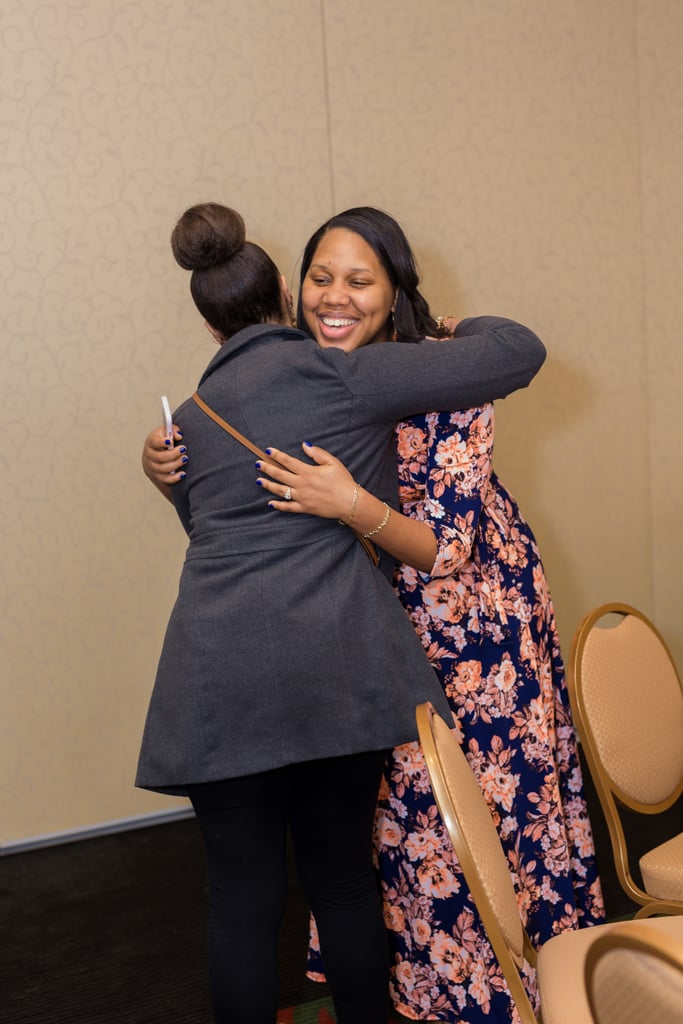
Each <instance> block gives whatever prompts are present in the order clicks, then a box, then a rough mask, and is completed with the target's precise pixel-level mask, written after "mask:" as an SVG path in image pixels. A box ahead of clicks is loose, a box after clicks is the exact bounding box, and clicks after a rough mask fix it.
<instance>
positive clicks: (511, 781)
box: [479, 764, 519, 811]
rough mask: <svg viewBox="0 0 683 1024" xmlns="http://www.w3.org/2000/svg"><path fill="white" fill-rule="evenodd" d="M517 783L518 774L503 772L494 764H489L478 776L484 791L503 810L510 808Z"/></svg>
mask: <svg viewBox="0 0 683 1024" xmlns="http://www.w3.org/2000/svg"><path fill="white" fill-rule="evenodd" d="M518 783H519V776H517V775H512V774H511V773H510V772H504V771H503V770H502V769H501V768H500V767H499V766H498V765H496V764H491V765H489V767H488V768H486V769H485V770H484V771H483V772H482V774H481V776H480V778H479V784H480V786H481V788H482V789H483V790H484V793H485V794H487V795H488V796H489V797H490V798H491V799H492V800H494V801H495V803H496V804H498V806H500V807H502V808H503V810H505V811H510V810H512V805H513V803H514V801H515V794H516V792H517V784H518Z"/></svg>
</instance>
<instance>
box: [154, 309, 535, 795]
mask: <svg viewBox="0 0 683 1024" xmlns="http://www.w3.org/2000/svg"><path fill="white" fill-rule="evenodd" d="M544 358H545V349H544V347H543V345H542V343H541V342H540V341H539V339H538V338H537V337H536V336H535V335H534V334H533V333H532V332H531V331H529V330H528V329H526V328H524V327H521V326H520V325H518V324H515V323H513V322H511V321H509V320H502V319H498V318H493V317H482V318H478V319H474V320H467V321H463V322H462V323H461V324H460V326H459V328H458V331H457V338H456V340H453V341H440V342H434V341H424V342H421V343H419V344H417V345H410V344H380V345H370V346H367V347H365V348H362V349H359V350H358V351H355V352H352V353H349V354H347V353H344V352H343V351H341V350H340V349H337V348H319V347H318V345H317V344H316V343H315V342H314V341H313V340H312V339H311V338H310V337H308V336H307V335H306V334H303V333H302V332H300V331H296V330H292V329H289V328H284V327H277V326H273V325H258V326H254V327H249V328H247V329H245V330H243V331H241V332H240V333H239V334H237V335H235V336H234V337H233V338H231V339H230V340H229V341H228V342H227V343H226V344H224V345H223V347H222V348H221V349H220V351H219V352H218V353H217V355H216V356H215V357H214V358H213V359H212V360H211V362H210V363H209V365H208V367H207V368H206V370H205V372H204V374H203V376H202V378H201V381H200V384H199V392H200V394H201V396H202V397H203V398H204V400H205V401H206V402H208V404H209V405H211V406H212V407H213V408H214V409H215V410H216V411H217V412H218V413H219V414H220V415H221V416H222V417H223V418H224V419H226V420H227V421H228V422H229V423H231V424H232V425H233V426H234V427H236V428H237V429H238V430H239V431H241V432H242V433H243V434H245V435H246V436H247V437H248V438H249V439H250V440H252V441H253V442H255V443H256V444H257V445H259V446H260V447H261V448H266V447H268V446H269V445H274V446H276V447H278V448H281V449H282V450H284V451H288V452H289V453H291V454H293V455H296V456H301V454H302V452H301V444H302V442H303V441H305V440H307V441H310V442H311V443H312V444H317V445H321V446H323V447H324V448H327V449H328V450H329V451H331V452H333V453H334V454H335V455H337V456H338V457H339V458H341V459H342V461H343V462H344V463H345V464H346V465H347V466H348V468H349V470H350V471H351V473H352V474H353V476H354V477H355V479H356V480H357V481H358V482H359V483H360V484H361V485H363V486H365V487H368V488H369V489H371V490H373V491H374V492H375V493H378V494H379V495H380V496H381V497H384V498H385V499H386V500H387V501H389V502H390V503H392V504H393V505H396V499H397V474H396V461H395V450H394V434H393V426H394V424H395V423H396V422H397V421H399V420H401V419H404V418H406V417H408V416H410V415H412V414H417V413H420V412H427V411H430V410H435V409H459V408H467V407H470V406H476V405H482V404H483V403H484V402H488V401H492V400H494V399H496V398H502V397H504V396H505V395H506V394H509V393H510V392H511V391H514V390H516V389H517V388H520V387H525V386H526V385H527V384H528V383H529V381H530V380H531V379H532V377H533V376H534V374H535V373H536V372H537V371H538V369H539V368H540V366H541V365H542V363H543V360H544ZM174 419H175V422H176V423H178V424H179V426H180V428H181V430H182V433H183V436H184V438H185V440H186V441H187V443H188V447H189V448H190V452H191V461H190V462H189V463H188V473H187V477H186V478H185V480H184V481H183V482H182V483H180V484H177V485H175V487H174V488H173V495H174V501H175V504H176V508H177V511H178V515H179V516H180V519H181V520H182V522H183V525H184V526H185V529H186V530H187V533H188V534H189V538H190V542H189V546H188V549H187V554H186V557H185V563H184V566H183V570H182V574H181V577H180V586H179V592H178V598H177V601H176V604H175V607H174V609H173V612H172V614H171V618H170V621H169V624H168V629H167V632H166V637H165V640H164V645H163V649H162V652H161V659H160V662H159V668H158V671H157V677H156V682H155V685H154V690H153V693H152V697H151V701H150V706H149V711H148V715H147V722H146V726H145V731H144V737H143V741H142V749H141V753H140V760H139V765H138V773H137V779H136V784H137V785H138V786H141V787H144V788H147V789H154V790H159V791H161V792H169V793H178V794H180V793H183V792H184V787H185V786H186V785H187V784H188V783H198V782H208V781H215V780H219V779H224V778H230V777H234V776H239V775H248V774H251V773H253V772H261V771H265V770H267V769H271V768H276V767H279V766H282V765H286V764H291V763H295V762H298V761H307V760H312V759H315V758H323V757H332V756H336V755H341V754H352V753H357V752H360V751H369V750H380V749H385V748H387V749H388V748H390V747H393V746H396V745H397V744H400V743H404V742H407V741H408V740H413V739H415V738H416V734H417V733H416V726H415V706H416V704H418V703H420V702H421V701H424V700H431V701H433V703H434V704H435V705H436V707H437V708H438V710H439V711H440V712H441V714H443V715H444V717H446V718H448V717H449V710H448V705H447V704H446V701H445V698H444V696H443V693H442V690H441V686H440V684H439V682H438V679H437V677H436V675H435V674H434V672H433V671H432V669H431V667H430V666H429V663H428V661H427V658H426V656H425V653H424V650H423V648H422V645H421V643H420V640H419V639H418V637H417V634H416V633H415V630H414V628H413V626H412V625H411V623H410V621H409V619H408V616H407V615H406V613H405V611H404V610H403V608H402V607H401V605H400V604H399V602H398V600H397V598H396V595H395V594H394V592H393V590H392V586H391V583H390V582H389V580H388V579H387V576H386V575H385V574H384V573H383V572H381V571H379V570H378V569H377V568H375V567H374V566H373V565H372V563H371V561H370V559H369V558H368V556H367V554H366V552H365V551H364V550H363V549H362V547H361V545H360V544H359V543H358V541H357V540H356V539H355V538H354V536H353V534H352V533H351V531H350V530H349V529H347V528H346V527H345V526H342V525H340V524H339V523H338V522H336V521H335V520H329V519H319V518H317V517H315V516H306V515H283V514H281V513H278V512H276V511H274V510H272V509H269V508H268V505H267V499H268V497H269V496H268V494H266V493H265V492H264V491H262V490H261V489H260V488H259V487H257V486H256V482H255V481H256V477H257V475H258V471H257V470H256V469H255V467H254V461H255V460H254V456H253V455H251V454H250V453H249V451H248V450H247V449H246V448H245V447H244V446H242V445H241V444H239V442H237V441H235V440H234V439H233V438H232V437H230V435H228V434H227V433H226V432H225V431H223V430H222V429H221V428H220V427H219V426H218V425H217V424H215V423H214V422H213V421H212V420H211V419H210V418H209V417H208V416H207V415H206V414H205V413H204V412H202V410H201V409H200V408H199V407H198V406H197V405H196V403H194V402H193V401H192V400H190V399H188V400H187V401H186V402H184V403H183V404H182V405H181V406H180V408H179V409H177V410H176V412H175V413H174Z"/></svg>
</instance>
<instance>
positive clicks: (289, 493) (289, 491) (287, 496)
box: [283, 487, 292, 501]
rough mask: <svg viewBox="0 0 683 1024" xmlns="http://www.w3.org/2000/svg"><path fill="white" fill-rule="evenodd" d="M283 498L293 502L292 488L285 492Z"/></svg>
mask: <svg viewBox="0 0 683 1024" xmlns="http://www.w3.org/2000/svg"><path fill="white" fill-rule="evenodd" d="M283 497H284V499H285V501H291V500H292V488H291V487H288V488H287V490H286V491H285V493H284V495H283Z"/></svg>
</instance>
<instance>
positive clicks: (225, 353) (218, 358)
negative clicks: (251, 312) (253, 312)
mask: <svg viewBox="0 0 683 1024" xmlns="http://www.w3.org/2000/svg"><path fill="white" fill-rule="evenodd" d="M264 334H271V335H272V336H273V338H277V340H278V341H279V342H282V341H286V340H290V341H301V340H302V339H303V340H308V341H312V340H313V339H312V338H311V336H310V335H309V334H305V333H304V332H303V331H297V330H295V328H293V327H284V326H281V325H280V324H251V325H250V326H249V327H244V328H243V329H242V330H241V331H238V332H237V334H233V336H232V338H228V340H227V341H225V342H224V343H223V344H222V345H221V347H220V348H219V350H218V352H216V354H215V356H214V357H213V359H212V360H211V362H210V363H209V365H208V366H207V367H206V369H205V370H204V373H203V374H202V376H201V379H200V381H199V385H201V384H203V383H204V381H205V380H206V378H207V377H209V376H210V375H211V374H212V373H213V371H214V370H215V369H216V368H217V367H218V366H222V365H223V363H225V362H227V361H228V360H229V359H231V358H232V357H233V356H234V355H235V354H236V353H237V352H239V351H240V349H243V348H244V347H245V346H246V345H248V344H249V343H250V342H252V341H253V340H254V338H260V337H262V336H263V335H264ZM199 385H198V386H199Z"/></svg>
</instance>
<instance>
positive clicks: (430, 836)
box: [405, 828, 439, 860]
mask: <svg viewBox="0 0 683 1024" xmlns="http://www.w3.org/2000/svg"><path fill="white" fill-rule="evenodd" d="M438 847H439V836H438V835H437V833H436V831H435V830H434V829H433V828H425V829H423V830H422V831H421V832H411V833H410V835H409V836H408V837H407V838H406V841H405V849H406V853H407V854H408V856H409V857H410V859H411V860H424V859H425V857H433V856H434V854H435V853H436V851H437V849H438Z"/></svg>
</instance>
